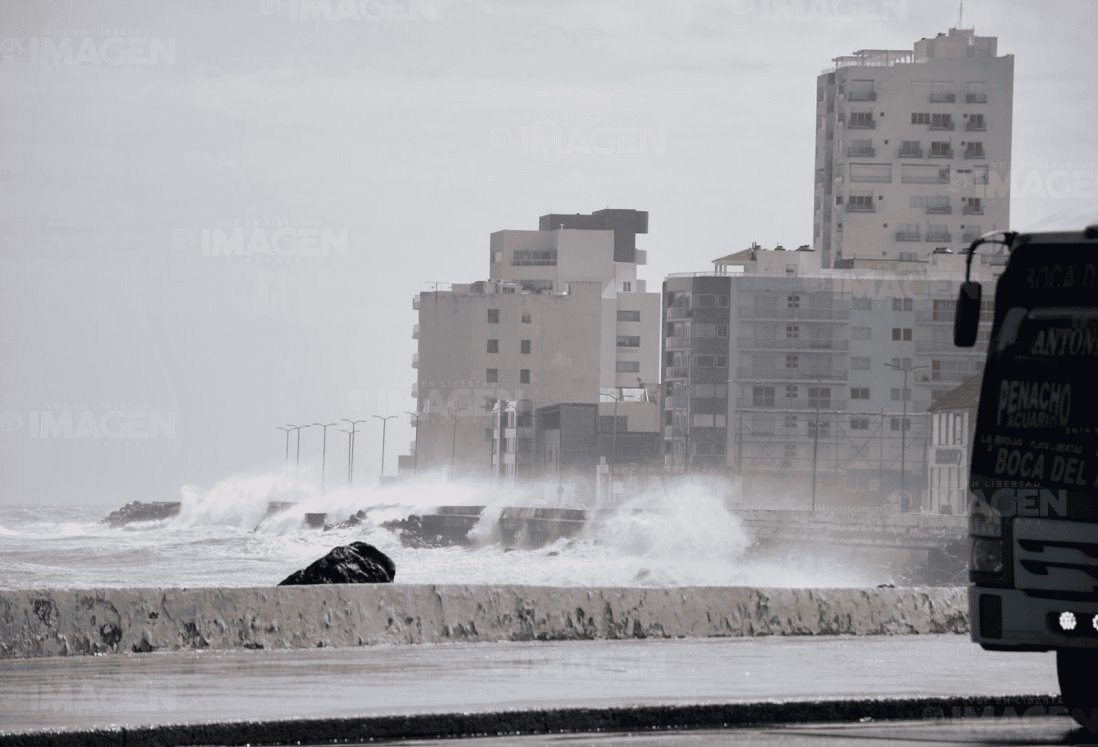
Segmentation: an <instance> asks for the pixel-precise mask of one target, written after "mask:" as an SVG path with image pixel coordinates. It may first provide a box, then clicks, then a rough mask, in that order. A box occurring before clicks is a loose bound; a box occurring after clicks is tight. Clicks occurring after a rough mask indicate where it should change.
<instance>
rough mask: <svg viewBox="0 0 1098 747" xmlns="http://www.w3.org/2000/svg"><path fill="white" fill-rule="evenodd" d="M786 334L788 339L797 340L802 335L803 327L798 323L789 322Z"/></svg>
mask: <svg viewBox="0 0 1098 747" xmlns="http://www.w3.org/2000/svg"><path fill="white" fill-rule="evenodd" d="M785 336H786V339H789V340H796V339H797V338H798V337H800V336H801V328H800V327H798V326H797V325H796V324H787V325H786V327H785Z"/></svg>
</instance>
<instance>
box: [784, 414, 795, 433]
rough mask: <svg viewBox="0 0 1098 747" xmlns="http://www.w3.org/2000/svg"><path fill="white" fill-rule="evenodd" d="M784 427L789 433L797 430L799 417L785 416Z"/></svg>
mask: <svg viewBox="0 0 1098 747" xmlns="http://www.w3.org/2000/svg"><path fill="white" fill-rule="evenodd" d="M784 427H785V429H786V430H787V431H795V430H797V416H796V415H786V416H785V423H784Z"/></svg>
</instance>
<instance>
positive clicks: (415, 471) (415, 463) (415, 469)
mask: <svg viewBox="0 0 1098 747" xmlns="http://www.w3.org/2000/svg"><path fill="white" fill-rule="evenodd" d="M404 412H405V413H406V414H408V415H411V416H412V417H413V418H415V419H416V445H415V446H414V447H413V449H414V453H413V454H412V476H413V477H419V419H420V418H421V417H423V416H424V415H426V414H427V413H425V412H412V411H411V410H405V411H404ZM382 440H383V441H384V438H382ZM382 445H384V444H382Z"/></svg>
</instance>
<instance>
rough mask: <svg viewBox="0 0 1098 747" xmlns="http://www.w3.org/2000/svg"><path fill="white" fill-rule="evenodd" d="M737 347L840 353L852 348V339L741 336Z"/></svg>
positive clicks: (744, 348)
mask: <svg viewBox="0 0 1098 747" xmlns="http://www.w3.org/2000/svg"><path fill="white" fill-rule="evenodd" d="M736 347H737V348H739V349H740V350H808V351H817V352H821V353H830V352H835V353H840V352H844V351H846V350H849V349H850V340H820V339H812V338H807V339H801V338H788V337H779V338H769V337H767V338H760V337H741V338H740V339H739V340H737V341H736Z"/></svg>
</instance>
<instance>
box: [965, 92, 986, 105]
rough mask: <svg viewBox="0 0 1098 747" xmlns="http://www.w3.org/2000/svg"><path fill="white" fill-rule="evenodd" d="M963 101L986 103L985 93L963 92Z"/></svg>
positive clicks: (967, 102)
mask: <svg viewBox="0 0 1098 747" xmlns="http://www.w3.org/2000/svg"><path fill="white" fill-rule="evenodd" d="M965 103H966V104H986V103H987V94H986V93H967V94H965Z"/></svg>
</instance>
